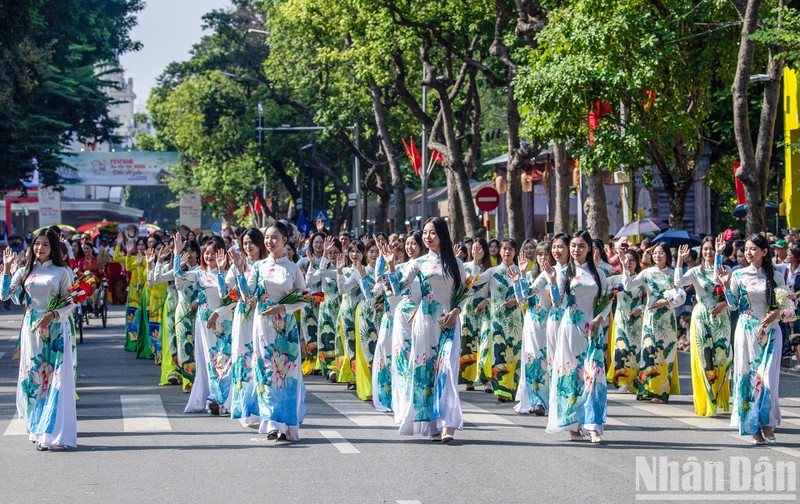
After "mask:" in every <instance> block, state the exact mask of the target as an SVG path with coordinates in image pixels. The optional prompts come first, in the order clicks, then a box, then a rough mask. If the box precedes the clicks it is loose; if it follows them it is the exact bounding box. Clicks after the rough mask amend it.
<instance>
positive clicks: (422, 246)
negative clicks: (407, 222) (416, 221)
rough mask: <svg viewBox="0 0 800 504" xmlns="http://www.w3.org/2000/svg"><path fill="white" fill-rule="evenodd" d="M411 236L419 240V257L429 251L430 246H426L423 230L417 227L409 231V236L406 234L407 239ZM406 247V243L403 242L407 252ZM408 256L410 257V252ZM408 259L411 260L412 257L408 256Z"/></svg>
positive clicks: (416, 240)
mask: <svg viewBox="0 0 800 504" xmlns="http://www.w3.org/2000/svg"><path fill="white" fill-rule="evenodd" d="M409 238H413V239H414V241H415V242H417V246H418V247H419V255H418V256H417V257H422V256H424V255H425V254H427V253H428V247H426V246H425V243H424V242H423V241H422V232H421V231H419V230H418V229H415V230H414V231H411V232H410V233H408V236H406V240H408V239H409ZM405 247H406V244H405V243H404V244H403V252H405ZM406 257H408V254H406ZM408 259H409V260H411V257H408Z"/></svg>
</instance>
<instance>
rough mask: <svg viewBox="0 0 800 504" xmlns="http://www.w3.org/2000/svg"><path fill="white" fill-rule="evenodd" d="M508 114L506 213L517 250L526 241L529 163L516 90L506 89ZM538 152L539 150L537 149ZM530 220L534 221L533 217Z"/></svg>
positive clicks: (509, 231)
mask: <svg viewBox="0 0 800 504" xmlns="http://www.w3.org/2000/svg"><path fill="white" fill-rule="evenodd" d="M506 109H507V110H506V112H507V114H508V120H507V123H508V164H507V165H506V177H508V192H507V193H506V212H507V213H508V236H509V237H511V238H513V239H514V241H516V242H517V248H519V247H521V246H522V242H523V241H525V214H524V212H523V210H522V167H523V165H524V164H525V163H526V162H527V161H528V159H529V157H530V155H531V154H530V153H529V152H528V149H521V148H520V143H521V142H520V138H519V124H520V122H521V119H520V117H519V108H518V107H517V100H516V98H515V97H514V88H513V87H512V86H508V88H507V89H506ZM537 150H538V149H537ZM529 218H531V219H533V216H532V215H531V216H530V217H529Z"/></svg>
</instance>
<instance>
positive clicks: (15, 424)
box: [3, 416, 28, 436]
mask: <svg viewBox="0 0 800 504" xmlns="http://www.w3.org/2000/svg"><path fill="white" fill-rule="evenodd" d="M27 434H28V430H27V429H26V428H25V421H24V420H23V419H21V418H17V417H16V416H15V417H14V418H12V419H11V423H9V424H8V427H6V431H5V432H3V435H4V436H25V435H27Z"/></svg>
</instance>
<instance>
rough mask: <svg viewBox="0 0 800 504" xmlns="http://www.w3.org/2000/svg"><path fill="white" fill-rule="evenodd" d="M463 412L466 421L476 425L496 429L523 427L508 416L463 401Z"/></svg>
mask: <svg viewBox="0 0 800 504" xmlns="http://www.w3.org/2000/svg"><path fill="white" fill-rule="evenodd" d="M461 412H462V413H463V414H464V421H465V422H469V423H471V424H473V425H475V426H476V427H492V428H495V429H514V428H522V426H521V425H519V424H515V423H514V422H512V421H511V420H509V419H507V418H503V417H501V416H500V415H495V414H494V413H492V412H490V411H488V410H485V409H483V408H481V407H479V406H476V405H474V404H471V403H468V402H464V401H461Z"/></svg>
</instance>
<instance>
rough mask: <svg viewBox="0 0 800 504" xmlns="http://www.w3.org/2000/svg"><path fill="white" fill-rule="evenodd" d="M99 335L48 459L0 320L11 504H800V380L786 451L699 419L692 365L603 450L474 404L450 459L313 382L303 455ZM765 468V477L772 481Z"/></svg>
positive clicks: (476, 397)
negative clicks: (202, 410)
mask: <svg viewBox="0 0 800 504" xmlns="http://www.w3.org/2000/svg"><path fill="white" fill-rule="evenodd" d="M109 315H110V317H109V325H108V328H107V329H105V330H104V329H102V328H101V327H100V323H99V321H95V320H92V321H91V324H90V326H89V327H88V328H86V329H85V339H84V343H83V344H81V345H79V347H78V363H79V365H78V375H79V378H78V394H79V395H80V400H79V401H78V443H79V447H78V449H77V450H74V451H68V452H63V451H60V452H37V451H36V450H35V449H34V447H33V445H32V444H31V443H30V442H28V441H27V438H26V436H25V432H24V426H23V425H22V424H21V423H20V422H19V421H18V420H14V418H15V407H14V394H15V388H16V376H17V369H18V363H17V362H16V361H12V359H11V353H12V351H13V347H14V344H15V342H16V339H17V334H18V331H19V326H20V319H21V313H20V312H19V310H18V309H16V310H15V311H11V312H7V311H0V433H2V435H0V462H1V463H2V466H1V468H0V475H2V476H1V477H0V503H3V504H17V503H26V504H27V503H33V502H52V503H113V504H127V503H137V504H138V503H150V502H153V503H165V504H167V503H181V504H185V503H210V502H241V503H246V502H265V503H295V502H296V503H312V502H313V503H362V502H363V503H405V504H410V503H420V504H436V503H464V504H471V503H486V502H498V503H501V502H502V503H516V502H559V503H569V502H576V503H578V502H580V503H590V502H636V501H649V502H665V501H676V500H683V501H694V502H702V501H709V500H714V501H717V502H719V501H723V502H730V501H737V502H765V501H772V500H781V501H786V500H788V501H794V500H797V495H798V492H797V463H798V462H800V378H799V377H798V376H797V375H794V374H793V373H789V372H785V373H782V375H781V383H780V396H781V407H782V414H783V422H782V425H781V427H780V428H779V429H777V430H776V435H777V438H778V441H779V444H778V445H776V446H751V445H750V444H749V443H748V442H747V441H748V439H747V438H742V437H740V436H738V434H737V432H736V430H735V429H733V428H731V427H730V426H729V423H730V417H729V415H727V414H723V415H720V416H719V417H717V418H699V417H697V416H695V415H694V412H693V408H692V398H691V395H690V394H691V384H690V381H689V375H688V372H689V365H688V355H687V354H681V356H680V370H681V389H682V392H683V393H684V395H678V396H673V397H672V398H671V400H670V403H669V404H665V405H656V404H651V403H641V402H637V401H636V400H635V398H634V397H633V396H631V395H627V394H626V395H623V394H617V393H612V392H611V391H610V393H609V396H608V398H609V401H608V418H609V421H608V424H607V427H606V433H605V435H604V436H603V439H604V442H603V444H602V445H600V446H594V445H591V444H589V443H579V442H570V441H568V440H567V436H566V435H564V434H547V433H545V431H544V426H545V424H546V418H544V417H536V416H528V415H517V414H516V413H514V411H513V409H512V408H513V403H498V402H496V400H495V399H494V396H493V395H490V394H486V393H483V392H482V391H477V392H466V391H464V390H463V387H462V393H461V401H462V405H463V409H464V419H465V427H464V431H463V432H458V433H457V434H456V440H455V441H454V442H453V443H452V444H449V445H445V444H442V443H432V442H430V441H428V440H427V439H422V438H405V437H400V436H398V435H397V427H396V426H395V424H394V423H393V421H392V419H391V417H390V416H388V415H385V414H380V413H377V412H375V410H374V409H373V408H372V407H371V405H370V404H366V403H363V402H361V401H359V400H358V398H357V397H356V395H355V393H354V392H349V391H346V390H345V388H344V386H343V385H338V384H329V383H327V382H325V381H324V380H323V379H322V378H321V377H318V376H311V377H307V380H306V385H307V392H308V395H307V397H306V402H307V406H308V414H307V416H306V419H305V423H304V424H303V426H302V427H301V431H300V432H301V438H302V439H301V441H300V442H298V443H276V442H274V441H267V440H266V436H265V435H261V434H258V433H257V431H255V430H253V429H249V428H246V427H244V426H242V425H241V424H240V423H239V422H238V421H233V420H231V419H230V418H225V417H211V416H208V415H204V414H192V415H187V414H184V413H183V408H184V405H185V403H186V400H187V398H188V395H186V394H184V393H182V392H181V389H180V387H175V386H159V385H158V380H159V376H160V372H159V369H158V368H156V366H154V365H153V363H152V362H149V361H143V360H136V359H135V356H134V355H133V354H131V353H127V352H125V351H123V349H122V345H123V343H124V335H123V317H122V315H123V311H122V308H120V307H115V308H114V309H113V310H112V312H111V313H110V314H109ZM759 464H760V465H759Z"/></svg>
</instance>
